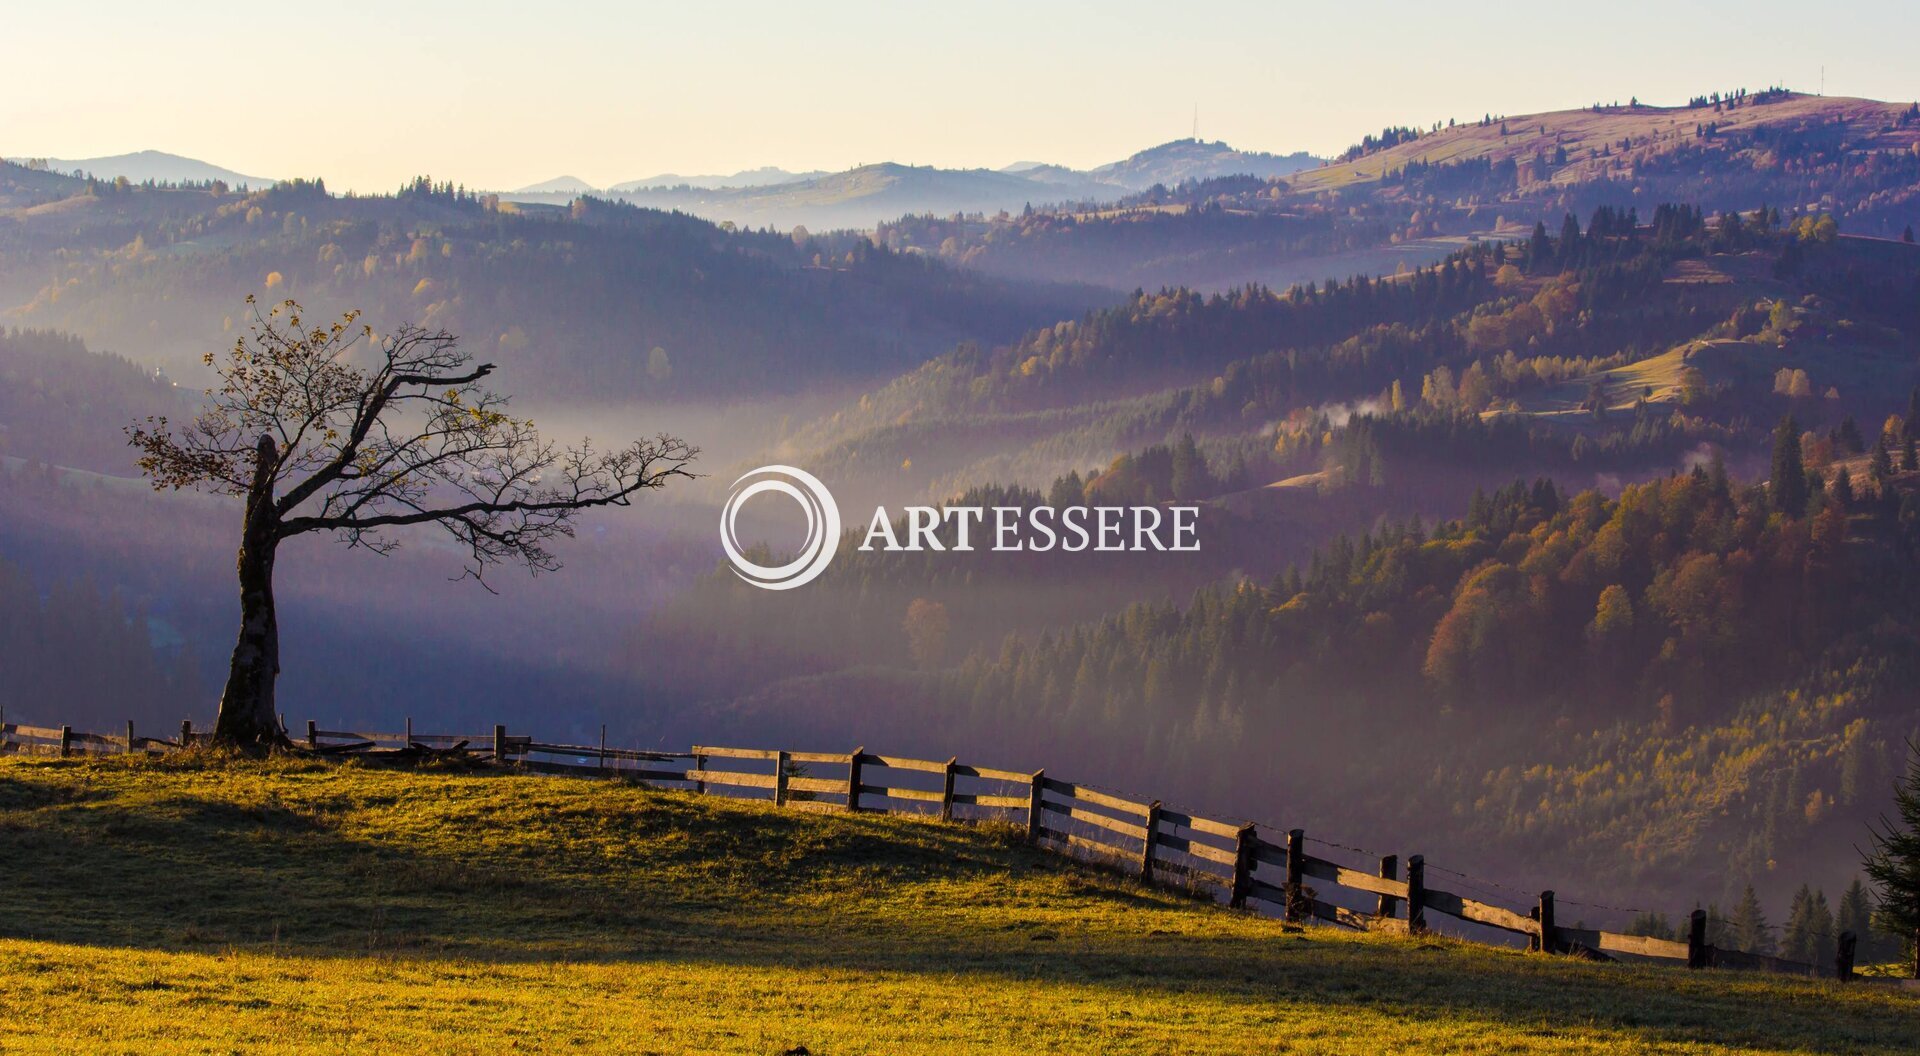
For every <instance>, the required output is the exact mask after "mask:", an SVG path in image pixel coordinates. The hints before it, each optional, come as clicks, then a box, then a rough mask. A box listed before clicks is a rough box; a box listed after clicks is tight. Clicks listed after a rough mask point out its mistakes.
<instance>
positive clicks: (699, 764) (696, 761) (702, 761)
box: [693, 753, 707, 795]
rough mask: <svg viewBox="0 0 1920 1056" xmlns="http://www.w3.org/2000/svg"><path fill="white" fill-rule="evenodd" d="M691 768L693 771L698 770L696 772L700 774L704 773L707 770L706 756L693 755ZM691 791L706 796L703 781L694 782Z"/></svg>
mask: <svg viewBox="0 0 1920 1056" xmlns="http://www.w3.org/2000/svg"><path fill="white" fill-rule="evenodd" d="M693 768H694V769H695V770H698V771H700V772H701V773H706V770H707V757H706V755H705V754H702V753H695V755H694V757H693ZM693 790H694V791H695V792H698V793H700V794H701V795H706V793H707V783H706V782H705V781H695V782H694V783H693Z"/></svg>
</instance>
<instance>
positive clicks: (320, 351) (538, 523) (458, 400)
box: [127, 297, 697, 749]
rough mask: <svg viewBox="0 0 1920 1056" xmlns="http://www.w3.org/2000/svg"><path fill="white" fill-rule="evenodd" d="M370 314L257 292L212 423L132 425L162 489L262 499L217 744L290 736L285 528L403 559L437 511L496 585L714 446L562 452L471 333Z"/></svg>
mask: <svg viewBox="0 0 1920 1056" xmlns="http://www.w3.org/2000/svg"><path fill="white" fill-rule="evenodd" d="M247 303H248V304H249V305H254V301H253V298H252V297H248V298H247ZM359 316H360V313H358V312H349V313H347V314H346V315H345V316H343V317H342V318H341V319H340V320H339V321H338V322H335V323H332V324H330V325H325V326H319V327H313V328H309V327H308V326H307V324H306V323H305V322H304V321H303V320H302V318H301V311H300V306H299V305H298V304H296V303H294V302H293V301H284V302H282V303H280V304H278V305H275V306H274V307H273V308H271V309H270V310H268V311H266V312H264V313H263V312H262V311H261V310H260V308H259V307H258V306H257V305H256V306H254V307H253V321H252V323H251V324H250V326H249V328H248V329H249V332H248V333H247V335H246V336H243V337H241V338H240V339H239V340H238V341H236V342H235V343H234V346H233V348H232V349H231V350H230V351H229V352H228V353H227V356H226V358H225V360H224V361H221V362H219V363H218V365H217V366H216V358H215V356H214V355H213V354H212V353H208V354H207V356H206V359H205V362H206V363H207V365H208V366H216V372H217V374H218V376H219V379H220V383H219V384H218V385H217V386H216V387H214V388H212V389H209V390H207V406H206V409H205V410H204V411H202V412H201V413H200V415H199V416H198V417H197V418H195V419H194V420H193V421H192V422H191V423H187V424H185V425H183V426H179V427H175V426H173V425H170V424H169V423H168V422H167V420H166V419H165V418H149V419H147V420H146V422H145V424H136V425H133V426H130V427H129V428H128V429H127V436H128V440H129V442H130V443H131V444H132V445H133V446H134V447H135V448H138V449H139V450H140V452H141V457H140V468H141V469H142V470H143V471H144V472H145V473H146V474H147V476H148V477H149V478H151V479H152V481H153V486H154V488H155V490H163V489H176V490H177V489H180V488H199V489H202V490H207V491H213V492H217V493H222V494H229V495H239V496H244V497H245V499H246V513H245V519H244V521H243V522H242V527H241V534H240V553H239V558H238V562H237V565H238V570H239V575H240V637H239V641H238V642H236V643H235V645H234V648H233V662H232V665H231V667H230V668H229V671H228V674H227V685H226V690H225V692H224V693H223V694H222V695H221V697H220V716H219V719H218V720H217V721H216V722H215V724H214V733H213V739H214V742H215V743H217V744H223V745H228V746H234V747H242V748H251V749H259V748H263V747H268V746H272V745H276V744H283V743H285V741H286V734H285V731H284V730H282V729H281V726H280V720H279V717H278V714H277V711H276V709H275V707H274V679H275V677H276V676H278V675H279V673H280V632H279V626H278V622H277V620H276V617H275V614H274V602H273V567H274V555H275V552H276V550H277V549H278V548H279V546H280V544H281V543H282V542H283V541H285V540H287V539H290V538H292V537H293V536H296V535H303V534H305V533H308V532H333V533H336V536H337V537H338V538H340V539H341V540H342V541H344V542H345V543H346V544H347V545H348V546H349V547H358V548H364V549H367V550H371V551H374V552H375V553H380V554H386V553H390V552H391V551H392V550H393V549H394V548H395V547H396V546H398V545H399V541H398V540H397V539H395V538H393V537H392V534H391V532H390V530H391V529H396V528H401V527H404V526H406V525H421V524H435V525H439V526H440V527H441V528H444V529H445V530H446V531H448V532H449V533H451V534H452V535H453V537H454V538H455V539H457V540H459V542H460V543H461V545H462V546H464V547H465V548H466V550H467V553H468V559H467V569H466V574H467V575H469V576H472V577H473V578H474V579H476V580H481V581H482V583H483V584H484V579H483V577H484V574H485V572H486V570H487V569H488V568H489V567H490V566H492V565H495V564H498V563H500V562H503V561H516V562H520V563H524V564H525V565H526V566H527V568H528V569H529V570H530V571H532V572H534V573H539V572H543V571H549V570H552V569H555V568H558V567H559V563H558V562H557V561H556V560H555V559H554V556H553V554H552V553H551V552H549V551H548V549H547V544H548V542H549V541H550V540H552V539H553V538H554V537H556V536H571V535H572V534H573V524H572V517H573V514H574V512H575V511H577V510H583V509H588V508H591V507H595V506H626V505H629V504H631V502H632V499H633V496H634V495H635V494H636V493H637V492H640V491H642V490H644V489H647V488H658V487H661V486H663V485H665V484H666V483H667V481H668V480H669V479H670V478H672V477H690V476H692V474H691V473H690V472H688V470H687V466H688V464H689V463H690V462H691V461H692V459H693V457H694V455H695V454H696V453H697V451H696V450H695V449H694V448H692V447H690V446H688V445H687V444H686V443H685V442H684V441H681V440H678V439H675V438H673V437H671V436H667V435H665V434H662V435H659V436H656V437H654V438H652V439H650V440H638V441H635V442H634V443H632V444H629V445H628V446H626V447H624V448H621V449H618V450H611V451H596V450H595V449H594V448H593V446H592V444H591V442H589V441H582V442H581V443H580V445H579V446H577V447H567V448H559V447H556V446H554V444H552V443H551V442H549V441H546V440H542V439H541V438H540V434H539V433H537V432H535V431H534V427H533V423H532V422H531V421H529V420H527V419H524V418H516V417H514V416H512V415H511V414H509V413H507V398H506V397H504V396H500V395H498V394H496V393H494V392H492V391H489V390H487V389H485V388H483V387H482V386H481V384H480V383H481V381H482V379H484V378H486V377H487V376H488V375H490V374H492V373H493V369H494V368H493V365H492V364H490V363H479V364H475V363H474V362H473V361H472V358H471V357H470V356H469V355H468V354H467V353H465V352H463V351H461V350H460V349H459V348H458V342H457V339H456V338H455V337H454V335H452V334H450V333H447V332H446V331H444V330H427V329H424V328H421V327H417V326H411V325H408V326H403V327H401V328H399V329H398V330H396V331H394V332H393V333H392V334H389V335H386V336H383V337H379V338H378V339H376V338H375V335H374V333H373V330H372V328H371V327H368V326H365V325H363V324H360V323H359V321H358V320H359ZM355 360H364V361H365V364H364V365H356V363H355V362H354V361H355Z"/></svg>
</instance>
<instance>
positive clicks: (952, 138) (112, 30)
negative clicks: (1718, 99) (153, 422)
mask: <svg viewBox="0 0 1920 1056" xmlns="http://www.w3.org/2000/svg"><path fill="white" fill-rule="evenodd" d="M1822 65H1824V66H1825V67H1826V89H1827V92H1828V93H1829V94H1833V95H1860V96H1870V97H1875V98H1882V99H1893V100H1900V101H1910V100H1913V99H1915V98H1917V97H1920V3H1915V2H1913V0H1830V2H1825V3H1818V4H1809V3H1805V2H1804V0H1794V2H1784V0H1748V2H1744V3H1715V4H1691V5H1689V4H1686V3H1676V2H1673V0H1667V2H1662V3H1643V2H1638V0H1631V2H1608V3H1597V2H1596V3H1589V4H1583V5H1580V9H1579V11H1578V13H1575V12H1574V11H1572V10H1570V5H1566V4H1562V3H1558V2H1555V0H1534V2H1532V3H1504V2H1503V3H1477V4H1474V3H1442V2H1436V0H1422V2H1412V0H1378V2H1373V3H1326V2H1318V3H1311V4H1300V3H1279V2H1266V3H1260V2H1244V3H1243V2H1240V0H1216V2H1213V3H1208V4H1201V5H1182V4H1174V3H1165V2H1161V3H1152V4H1147V3H1133V2H1120V0H1110V2H1106V3H1047V2H1044V0H1028V2H1025V3H1002V2H998V0H970V2H965V3H948V4H932V3H926V2H896V3H851V2H848V3H841V2H832V0H814V2H808V3H795V2H792V0H772V2H762V0H736V2H733V3H683V4H671V5H662V4H652V3H567V2H562V0H549V2H545V3H537V4H529V3H517V4H501V3H493V2H488V0H467V2H461V3H448V2H442V0H408V2H405V3H394V2H391V0H387V2H363V0H352V2H346V3H335V4H321V3H311V4H257V5H240V4H219V5H214V4H203V3H195V2H191V0H188V2H182V3H169V4H162V3H154V2H152V0H139V2H134V0H95V2H93V3H89V4H87V5H85V6H84V8H76V7H74V6H72V5H62V4H45V3H10V4H8V5H7V10H6V11H5V13H4V16H0V156H8V157H41V156H48V157H58V158H84V157H96V156H100V155H108V154H120V153H126V152H129V151H135V150H142V149H149V148H151V149H156V150H165V151H169V152H172V153H176V154H184V155H187V156H190V157H195V158H200V159H201V160H204V161H210V162H213V163H215V164H218V165H223V166H226V167H227V168H230V169H235V170H237V171H240V172H244V173H249V174H253V175H258V176H266V177H289V176H321V177H324V178H325V179H326V180H327V183H328V185H329V186H330V187H332V188H335V189H347V188H352V189H356V190H362V191H389V190H392V189H394V188H396V187H398V186H399V185H400V184H401V183H402V182H403V181H404V180H406V179H407V178H409V177H411V176H413V175H415V174H422V173H424V174H428V175H431V176H433V177H434V178H435V179H451V180H454V181H456V182H460V183H464V184H466V185H467V186H469V187H480V188H489V189H505V188H512V187H519V186H522V185H525V184H529V183H534V182H537V181H540V180H544V179H548V178H550V177H554V176H558V175H561V174H563V173H564V174H570V175H574V176H578V177H580V178H582V179H585V180H586V181H587V182H589V183H592V184H594V185H596V186H607V185H610V184H613V183H617V182H621V181H624V180H630V179H636V178H639V177H643V176H650V175H653V174H656V173H660V172H677V173H681V174H696V173H708V172H733V171H735V170H739V169H744V168H752V167H756V166H760V165H779V166H782V167H784V168H788V169H795V170H799V169H813V168H819V169H843V168H847V167H849V166H852V165H855V164H858V163H866V162H875V161H888V160H891V161H901V162H908V163H913V164H933V165H941V166H952V167H971V166H988V167H998V166H1001V165H1005V164H1008V163H1010V162H1014V161H1020V160H1033V161H1049V162H1058V163H1061V164H1067V165H1073V166H1076V167H1089V166H1092V165H1097V164H1101V163H1104V162H1107V161H1112V160H1115V159H1118V158H1121V157H1124V156H1126V155H1127V154H1130V153H1132V152H1133V151H1135V150H1138V149H1141V148H1143V147H1147V146H1151V145H1153V144H1156V143H1160V142H1164V141H1166V140H1169V139H1174V138H1178V137H1181V136H1185V135H1187V134H1188V132H1189V129H1190V126H1191V123H1192V119H1193V110H1194V107H1195V106H1196V104H1197V105H1198V107H1199V111H1200V133H1201V135H1202V137H1203V138H1206V139H1224V140H1226V141H1227V142H1229V143H1231V144H1233V145H1234V146H1236V147H1240V148H1242V149H1249V150H1269V151H1276V152H1282V153H1284V152H1289V151H1293V150H1303V149H1304V150H1310V151H1314V152H1316V153H1323V154H1324V153H1330V152H1334V151H1338V150H1340V149H1342V148H1344V147H1345V146H1347V145H1348V144H1350V143H1352V142H1354V141H1356V140H1358V139H1359V138H1360V136H1361V135H1362V134H1364V133H1366V132H1368V131H1374V130H1378V129H1379V128H1380V127H1381V126H1383V125H1386V124H1427V123H1431V122H1433V121H1436V120H1441V121H1444V120H1445V119H1447V118H1449V117H1455V118H1461V119H1466V118H1477V117H1479V116H1480V115H1481V114H1483V113H1486V112H1488V111H1494V112H1505V113H1510V114H1521V113H1527V112H1530V111H1539V110H1553V109H1565V108H1569V107H1577V106H1583V105H1586V104H1588V103H1591V102H1594V101H1596V100H1604V101H1611V100H1614V99H1619V100H1621V101H1625V100H1626V99H1627V98H1628V97H1629V96H1633V95H1638V96H1639V97H1640V98H1641V99H1642V100H1643V101H1647V102H1657V103H1680V102H1684V101H1685V100H1686V98H1687V97H1688V96H1690V95H1694V94H1699V93H1704V92H1708V91H1712V90H1715V89H1723V88H1732V87H1741V86H1745V87H1748V88H1756V89H1757V88H1761V87H1765V86H1766V85H1768V84H1770V83H1774V82H1777V81H1784V82H1785V83H1786V84H1788V86H1790V87H1793V88H1795V89H1799V90H1805V91H1813V90H1816V89H1817V88H1818V87H1819V82H1820V75H1821V67H1822Z"/></svg>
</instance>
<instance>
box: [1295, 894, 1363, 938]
mask: <svg viewBox="0 0 1920 1056" xmlns="http://www.w3.org/2000/svg"><path fill="white" fill-rule="evenodd" d="M1303 901H1304V903H1305V905H1306V909H1307V912H1308V913H1310V914H1312V915H1313V916H1314V918H1315V919H1318V920H1324V921H1327V922H1328V923H1330V924H1338V925H1340V926H1341V927H1346V928H1352V929H1353V930H1355V931H1372V930H1373V914H1371V913H1362V912H1360V911H1359V910H1356V909H1348V908H1347V907H1345V906H1336V905H1334V904H1333V903H1331V902H1322V901H1320V900H1319V899H1317V898H1308V899H1304V900H1303Z"/></svg>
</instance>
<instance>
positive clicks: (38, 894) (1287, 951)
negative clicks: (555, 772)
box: [0, 759, 1920, 1056]
mask: <svg viewBox="0 0 1920 1056" xmlns="http://www.w3.org/2000/svg"><path fill="white" fill-rule="evenodd" d="M0 936H4V937H0V994H4V995H5V1000H4V1008H5V1015H6V1020H7V1030H6V1032H5V1034H4V1035H0V1051H5V1052H9V1053H11V1052H38V1051H45V1052H70V1051H76V1050H81V1051H90V1052H115V1051H125V1052H168V1053H172V1052H179V1053H187V1052H230V1051H260V1052H282V1051H284V1052H308V1051H317V1052H335V1051H379V1052H391V1051H407V1050H412V1051H418V1052H469V1051H470V1052H489V1053H491V1052H498V1051H503V1050H505V1051H553V1050H565V1051H576V1052H661V1053H683V1052H696V1053H697V1052H726V1053H780V1052H785V1051H788V1050H789V1049H792V1048H795V1047H800V1046H804V1047H805V1048H806V1049H807V1050H808V1051H809V1052H811V1053H817V1054H826V1056H833V1054H841V1053H919V1052H929V1053H930V1052H942V1053H949V1052H954V1051H965V1052H1005V1053H1027V1052H1102V1053H1110V1052H1111V1053H1215V1052H1218V1053H1247V1052H1355V1053H1368V1054H1374V1053H1379V1052H1383V1051H1402V1050H1420V1051H1432V1052H1452V1053H1477V1052H1486V1053H1495V1052H1500V1053H1505V1052H1582V1053H1585V1052H1617V1051H1627V1050H1631V1051H1671V1052H1688V1053H1703V1052H1752V1051H1764V1052H1831V1051H1858V1052H1888V1053H1893V1052H1902V1053H1906V1052H1911V1051H1912V1049H1911V1046H1912V1039H1913V1038H1914V1037H1916V1036H1920V1002H1916V1001H1915V1000H1914V999H1913V998H1912V997H1911V996H1910V995H1906V994H1901V993H1896V992H1893V991H1890V990H1888V989H1885V988H1881V987H1870V986H1860V985H1856V986H1852V987H1841V986H1838V985H1837V984H1833V983H1825V982H1817V981H1811V980H1797V979H1780V978H1768V977H1757V976H1749V975H1735V974H1730V973H1724V972H1702V973H1689V972H1685V971H1682V970H1677V969H1671V968H1656V967H1644V966H1632V965H1625V964H1587V963H1581V962H1575V961H1570V960H1567V959H1564V958H1547V957H1541V956H1537V955H1527V954H1523V953H1518V952H1514V951H1508V950H1499V949H1494V948H1489V947H1484V946H1478V945H1475V944H1471V943H1462V942H1454V941H1450V940H1444V939H1406V938H1393V937H1387V936H1374V935H1355V934H1351V933H1345V932H1340V931H1336V930H1333V929H1327V928H1313V929H1308V930H1306V931H1304V932H1301V931H1290V930H1287V929H1283V928H1282V926H1281V925H1280V924H1279V923H1277V922H1275V921H1272V920H1267V919H1262V918H1258V917H1254V916H1251V915H1248V914H1242V913H1234V912H1229V911H1226V910H1223V909H1220V908H1217V907H1215V906H1212V905H1210V904H1207V903H1204V902H1201V901H1197V900H1192V899H1188V898H1184V897H1182V896H1180V895H1178V894H1174V893H1169V892H1164V891H1157V890H1151V889H1148V888H1145V887H1141V886H1139V885H1136V884H1133V883H1131V882H1129V881H1126V880H1124V879H1121V878H1118V877H1114V876H1108V875H1105V874H1101V873H1098V872H1093V871H1089V870H1085V869H1082V868H1080V867H1077V866H1074V865H1072V864H1070V863H1066V862H1064V861H1062V860H1060V859H1058V858H1055V857H1051V856H1047V855H1043V854H1040V853H1037V852H1035V851H1032V850H1030V849H1028V848H1026V847H1024V846H1021V845H1020V844H1019V842H1018V839H1017V834H1016V832H1015V831H1014V830H1012V829H1011V828H1002V827H991V826H969V825H942V824H938V823H933V822H928V821H921V820H916V819H904V818H887V817H879V816H867V815H863V816H860V817H845V816H839V815H820V814H809V813H804V812H800V811H792V810H788V811H779V810H775V809H773V808H771V807H769V806H765V805H762V804H755V803H746V802H738V801H728V800H722V799H718V798H713V797H697V796H693V795H689V794H681V793H666V792H653V791H648V790H644V789H639V788H634V787H630V786H623V785H615V784H606V783H593V782H585V781H573V780H565V779H552V778H536V777H518V776H507V775H496V774H486V773H479V774H475V773H463V772H454V771H446V772H434V771H389V770H383V769H379V768H376V767H372V766H358V765H353V764H347V765H321V764H309V763H298V762H283V763H257V764H220V763H205V764H203V763H199V762H194V761H191V760H185V761H178V760H176V761H165V760H161V761H153V762H138V761H129V760H113V759H108V760H89V761H26V760H8V761H0Z"/></svg>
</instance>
